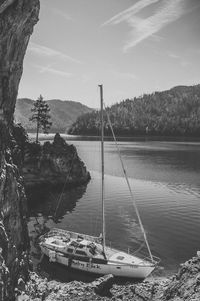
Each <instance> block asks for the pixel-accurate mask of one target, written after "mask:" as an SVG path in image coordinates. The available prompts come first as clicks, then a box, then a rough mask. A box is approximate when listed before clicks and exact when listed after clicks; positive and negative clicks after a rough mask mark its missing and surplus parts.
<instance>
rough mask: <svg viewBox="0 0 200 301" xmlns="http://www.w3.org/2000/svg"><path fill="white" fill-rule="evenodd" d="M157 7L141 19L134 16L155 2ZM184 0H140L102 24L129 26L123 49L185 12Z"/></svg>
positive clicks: (157, 30)
mask: <svg viewBox="0 0 200 301" xmlns="http://www.w3.org/2000/svg"><path fill="white" fill-rule="evenodd" d="M157 2H158V7H157V8H156V10H154V12H153V13H152V15H151V16H149V17H147V18H146V19H143V18H141V17H139V16H136V14H138V13H139V12H140V11H142V10H143V9H144V8H146V7H148V6H150V5H151V4H154V3H157ZM184 2H185V1H184V0H141V1H138V2H137V3H136V4H134V5H133V6H131V7H130V8H129V9H127V10H125V11H123V12H121V13H119V14H117V15H116V16H114V17H112V18H111V19H109V20H108V21H106V22H105V23H104V24H103V25H104V26H105V25H116V24H119V23H121V22H126V23H128V25H129V26H130V27H131V32H130V38H129V40H128V41H127V42H126V44H125V45H124V48H123V49H124V51H125V52H126V51H127V50H128V49H130V48H132V47H135V46H136V45H137V44H139V43H141V42H142V41H144V40H145V39H147V38H149V37H152V36H154V35H155V34H156V33H158V32H159V31H160V30H161V29H163V28H164V27H165V26H167V25H168V24H170V23H172V22H174V21H176V20H178V19H179V18H180V17H181V16H182V15H183V14H185V13H186V10H185V5H184V4H185V3H184Z"/></svg>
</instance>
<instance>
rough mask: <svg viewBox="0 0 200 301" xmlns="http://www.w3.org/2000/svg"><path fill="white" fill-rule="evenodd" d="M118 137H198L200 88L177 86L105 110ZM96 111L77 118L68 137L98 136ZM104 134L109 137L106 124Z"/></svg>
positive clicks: (199, 129)
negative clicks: (77, 135) (72, 135)
mask: <svg viewBox="0 0 200 301" xmlns="http://www.w3.org/2000/svg"><path fill="white" fill-rule="evenodd" d="M107 110H108V112H109V115H110V119H111V121H112V124H113V128H114V131H115V133H116V135H118V136H125V135H127V136H129V135H130V136H132V135H170V136H177V135H178V136H180V135H181V136H198V135H200V85H196V86H178V87H174V88H172V89H171V90H168V91H163V92H155V93H152V94H145V95H142V96H141V97H138V98H134V99H133V100H131V99H127V100H124V101H122V102H120V103H117V104H115V105H113V106H111V107H110V108H107ZM99 127H100V119H99V112H98V111H93V112H91V113H87V114H84V115H82V116H80V117H78V119H77V121H76V122H75V123H74V124H73V125H72V126H71V128H70V129H69V131H68V132H69V133H70V134H79V135H98V134H99ZM105 132H106V134H107V135H109V134H110V130H109V129H108V122H107V121H106V122H105Z"/></svg>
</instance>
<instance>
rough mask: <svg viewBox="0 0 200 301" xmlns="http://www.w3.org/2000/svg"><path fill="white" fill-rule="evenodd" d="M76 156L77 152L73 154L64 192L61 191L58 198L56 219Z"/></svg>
mask: <svg viewBox="0 0 200 301" xmlns="http://www.w3.org/2000/svg"><path fill="white" fill-rule="evenodd" d="M75 154H76V151H74V154H73V157H72V160H71V165H70V168H69V170H68V174H67V176H66V178H65V183H64V185H63V188H62V191H61V193H60V196H59V197H58V199H57V200H58V204H57V206H56V210H55V213H54V218H56V213H57V211H58V208H59V207H60V204H61V201H62V196H63V193H64V191H65V187H66V185H67V180H68V177H69V175H70V173H71V170H72V166H73V161H74V158H75Z"/></svg>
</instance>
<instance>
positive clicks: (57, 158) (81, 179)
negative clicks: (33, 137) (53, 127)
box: [23, 134, 90, 187]
mask: <svg viewBox="0 0 200 301" xmlns="http://www.w3.org/2000/svg"><path fill="white" fill-rule="evenodd" d="M23 175H24V181H25V184H26V186H33V185H41V184H51V185H55V186H57V185H60V184H62V185H65V187H67V186H72V185H73V186H76V185H80V184H83V183H86V182H87V181H88V180H89V179H90V174H89V172H88V171H87V169H86V167H85V165H84V163H83V162H82V161H81V159H80V158H79V156H78V154H77V151H76V148H75V147H74V146H73V145H69V144H67V143H66V142H65V140H64V139H63V138H61V137H60V135H59V134H56V135H55V137H54V141H53V142H52V143H50V142H45V143H44V145H40V144H36V143H28V144H27V149H26V154H25V158H24V165H23Z"/></svg>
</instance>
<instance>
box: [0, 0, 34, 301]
mask: <svg viewBox="0 0 200 301" xmlns="http://www.w3.org/2000/svg"><path fill="white" fill-rule="evenodd" d="M38 14H39V0H0V300H3V301H6V300H14V287H15V286H16V285H17V283H18V279H19V278H20V277H21V276H22V275H23V276H26V275H27V270H28V260H27V256H26V250H27V246H28V239H27V238H28V236H27V226H26V222H25V211H26V199H25V194H24V189H23V185H22V178H21V175H20V173H19V171H18V168H17V166H16V165H15V164H14V163H13V160H12V156H11V153H12V143H11V137H12V135H11V128H12V121H13V113H14V108H15V102H16V97H17V92H18V85H19V81H20V78H21V75H22V69H23V59H24V54H25V51H26V48H27V44H28V41H29V37H30V35H31V34H32V31H33V27H34V25H35V24H36V22H37V21H38Z"/></svg>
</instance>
